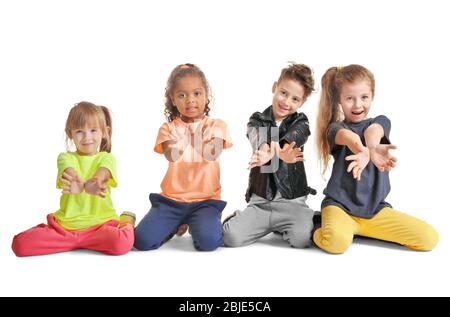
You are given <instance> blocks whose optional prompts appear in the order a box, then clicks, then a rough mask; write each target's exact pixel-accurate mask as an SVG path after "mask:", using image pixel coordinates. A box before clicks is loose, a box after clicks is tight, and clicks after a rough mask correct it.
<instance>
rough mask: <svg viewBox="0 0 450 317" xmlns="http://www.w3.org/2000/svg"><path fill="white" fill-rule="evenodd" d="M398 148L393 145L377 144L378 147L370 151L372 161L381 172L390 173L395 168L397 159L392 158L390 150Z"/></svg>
mask: <svg viewBox="0 0 450 317" xmlns="http://www.w3.org/2000/svg"><path fill="white" fill-rule="evenodd" d="M396 148H397V147H396V146H395V145H393V144H377V146H375V147H374V148H371V149H370V159H371V160H372V162H373V164H374V165H375V166H376V167H377V168H378V169H379V170H380V172H385V171H390V170H391V169H392V168H393V167H395V163H396V162H397V158H396V157H394V156H392V155H391V153H389V150H394V149H396Z"/></svg>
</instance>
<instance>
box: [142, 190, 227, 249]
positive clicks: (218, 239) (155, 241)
mask: <svg viewBox="0 0 450 317" xmlns="http://www.w3.org/2000/svg"><path fill="white" fill-rule="evenodd" d="M150 201H151V203H152V208H151V209H150V211H149V212H148V213H147V214H146V215H145V217H144V218H143V219H142V220H141V222H140V223H139V224H138V225H137V227H136V229H135V232H134V234H135V238H134V247H135V248H136V249H138V250H142V251H147V250H154V249H157V248H159V247H160V246H161V245H162V244H163V243H164V242H165V241H166V240H167V238H168V237H169V236H170V235H171V234H172V233H173V232H174V231H175V230H176V229H177V228H178V226H179V225H181V224H183V223H186V224H188V226H189V231H190V233H191V235H192V239H193V240H194V247H195V248H196V249H197V250H199V251H213V250H215V249H217V248H218V247H220V246H222V245H223V234H222V223H221V218H222V210H223V209H224V208H225V205H226V204H227V203H226V202H225V201H222V200H204V201H199V202H193V203H185V202H178V201H175V200H173V199H170V198H167V197H164V196H161V195H159V194H150Z"/></svg>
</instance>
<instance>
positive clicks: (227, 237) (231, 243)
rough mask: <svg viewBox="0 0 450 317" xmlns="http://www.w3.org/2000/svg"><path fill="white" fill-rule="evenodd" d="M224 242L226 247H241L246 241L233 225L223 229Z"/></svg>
mask: <svg viewBox="0 0 450 317" xmlns="http://www.w3.org/2000/svg"><path fill="white" fill-rule="evenodd" d="M225 225H226V224H225ZM223 242H224V245H225V246H226V247H232V248H235V247H240V246H243V245H244V243H245V239H244V237H243V235H242V234H240V233H239V232H237V231H236V230H235V229H233V228H231V227H227V228H225V226H224V230H223Z"/></svg>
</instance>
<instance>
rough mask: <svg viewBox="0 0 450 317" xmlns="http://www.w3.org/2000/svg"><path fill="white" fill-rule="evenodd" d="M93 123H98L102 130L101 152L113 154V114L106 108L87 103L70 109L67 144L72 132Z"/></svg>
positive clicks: (84, 102)
mask: <svg viewBox="0 0 450 317" xmlns="http://www.w3.org/2000/svg"><path fill="white" fill-rule="evenodd" d="M91 122H96V123H98V125H99V127H100V129H101V130H102V134H103V139H102V142H101V143H100V151H105V152H111V135H112V121H111V113H110V111H109V109H108V108H106V107H105V106H97V105H95V104H93V103H91V102H87V101H82V102H79V103H77V104H75V106H73V107H72V109H70V112H69V116H68V117H67V121H66V128H65V132H66V143H67V142H68V140H69V139H71V137H70V136H71V132H72V130H74V129H79V128H84V127H85V126H86V124H88V123H91Z"/></svg>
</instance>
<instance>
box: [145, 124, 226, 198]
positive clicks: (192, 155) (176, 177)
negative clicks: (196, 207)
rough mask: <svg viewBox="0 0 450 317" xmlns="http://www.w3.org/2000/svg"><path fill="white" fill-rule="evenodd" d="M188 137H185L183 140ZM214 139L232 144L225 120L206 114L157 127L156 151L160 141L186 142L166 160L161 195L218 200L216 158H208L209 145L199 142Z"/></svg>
mask: <svg viewBox="0 0 450 317" xmlns="http://www.w3.org/2000/svg"><path fill="white" fill-rule="evenodd" d="M189 131H192V132H194V131H195V133H194V147H195V149H194V147H193V146H192V144H191V142H189V141H186V140H189V138H190V137H189V135H190V133H189ZM186 138H188V139H186ZM213 138H216V140H217V139H221V140H223V144H222V143H220V145H221V146H223V148H224V149H227V148H229V147H231V146H232V145H233V144H232V143H231V137H230V134H229V131H228V128H227V125H226V123H225V122H224V121H222V120H220V119H211V118H209V117H207V116H205V117H204V118H203V119H202V120H198V121H196V122H193V123H186V122H184V121H183V120H181V119H180V118H176V119H175V120H173V121H172V122H170V123H164V124H163V125H162V126H161V128H159V133H158V137H157V139H156V145H155V148H154V150H155V152H157V153H161V154H163V153H164V151H163V145H162V144H163V143H164V142H166V141H175V142H181V143H183V144H187V145H185V146H183V147H185V150H184V152H183V155H182V156H181V157H179V158H178V159H177V160H176V161H175V162H169V167H168V169H167V172H166V175H165V176H164V179H163V181H162V182H161V189H162V193H161V195H163V196H166V197H168V198H170V199H173V200H176V201H181V202H196V201H202V200H207V199H220V192H221V187H220V167H219V161H218V160H217V159H216V160H207V159H205V157H207V156H208V148H203V146H202V144H204V143H205V142H208V141H210V140H212V139H213Z"/></svg>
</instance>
